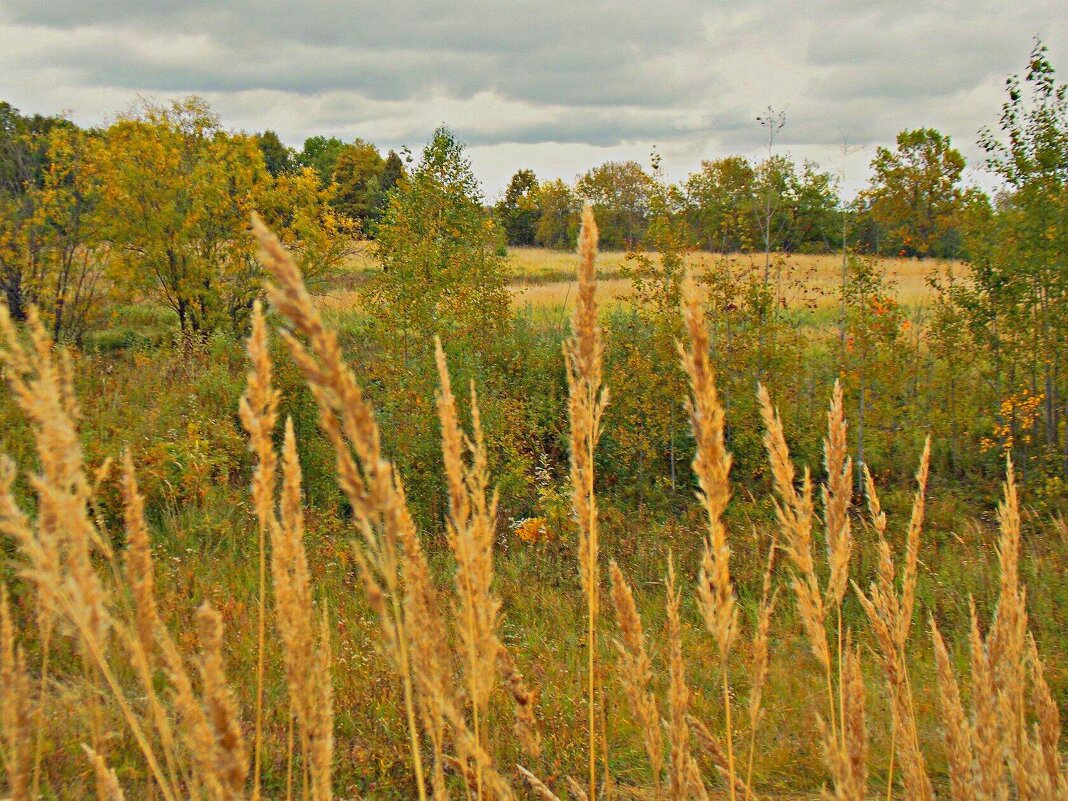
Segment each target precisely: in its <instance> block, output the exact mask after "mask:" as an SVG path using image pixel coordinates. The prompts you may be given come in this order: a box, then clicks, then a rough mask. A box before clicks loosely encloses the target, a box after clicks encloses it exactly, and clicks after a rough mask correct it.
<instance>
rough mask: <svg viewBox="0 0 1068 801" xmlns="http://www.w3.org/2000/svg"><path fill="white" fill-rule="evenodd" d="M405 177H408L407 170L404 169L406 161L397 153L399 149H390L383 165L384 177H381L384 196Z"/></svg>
mask: <svg viewBox="0 0 1068 801" xmlns="http://www.w3.org/2000/svg"><path fill="white" fill-rule="evenodd" d="M405 177H407V172H406V171H405V169H404V161H403V160H402V159H401V157H400V156H399V155H397V151H395V150H391V151H389V153H388V154H387V155H386V163H385V164H384V165H383V166H382V177H381V178H380V179H379V183H380V184H381V187H382V192H383V197H384V196H385V195H388V194H389V193H390V192H391V191H392V190H393V188H394V187H395V186H397V184H399V183H400V182H401V181H403V180H404V179H405Z"/></svg>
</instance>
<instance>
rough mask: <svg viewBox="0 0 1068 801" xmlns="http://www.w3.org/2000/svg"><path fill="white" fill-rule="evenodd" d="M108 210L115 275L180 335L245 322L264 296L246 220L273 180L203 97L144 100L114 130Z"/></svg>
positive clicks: (106, 171)
mask: <svg viewBox="0 0 1068 801" xmlns="http://www.w3.org/2000/svg"><path fill="white" fill-rule="evenodd" d="M104 150H105V153H104V157H103V159H102V160H101V166H100V170H101V178H102V181H101V184H102V200H101V207H102V212H103V213H104V218H105V219H106V220H107V236H108V238H109V240H110V241H111V242H112V243H113V244H114V245H115V249H116V254H115V255H116V259H115V271H114V277H115V279H116V281H117V282H118V283H119V284H120V285H122V286H125V287H126V288H128V289H129V290H131V291H133V292H135V293H139V294H141V295H142V296H145V297H148V298H150V299H152V300H155V301H158V302H160V303H162V304H164V305H166V306H168V307H170V308H171V309H173V310H174V312H175V313H176V314H177V315H178V322H179V325H180V326H181V328H182V330H183V331H191V332H200V331H207V330H212V329H215V328H218V327H220V326H221V325H223V324H226V323H230V324H232V325H240V324H241V323H242V322H243V320H244V319H245V316H246V314H247V311H248V309H249V308H250V307H251V303H252V300H253V298H254V296H255V295H256V294H257V293H258V292H259V280H258V279H259V270H258V268H257V267H256V266H255V259H254V251H253V245H252V239H251V236H250V235H249V232H248V219H249V216H250V214H251V213H252V211H253V210H254V209H255V198H256V195H257V193H258V192H259V191H260V190H261V189H262V188H265V186H266V184H267V182H268V181H269V175H268V173H267V171H266V168H265V167H264V164H263V155H262V153H261V152H260V149H259V147H258V146H257V144H256V142H255V141H254V140H253V139H252V138H251V137H247V136H244V135H233V134H230V133H227V132H226V131H224V130H222V128H221V127H220V124H219V119H218V117H217V116H216V115H215V114H214V113H213V112H212V110H211V108H210V107H209V106H208V105H207V104H206V103H205V102H204V101H203V100H201V99H199V98H195V97H194V98H188V99H186V100H182V101H175V102H173V103H171V104H169V105H153V104H149V103H143V104H141V105H140V106H139V107H137V108H136V109H135V110H134V111H133V112H132V113H131V114H129V115H127V116H125V117H123V118H120V119H119V120H118V121H117V122H116V123H115V124H113V125H112V126H111V127H110V128H109V129H108V131H107V133H106V136H105V146H104Z"/></svg>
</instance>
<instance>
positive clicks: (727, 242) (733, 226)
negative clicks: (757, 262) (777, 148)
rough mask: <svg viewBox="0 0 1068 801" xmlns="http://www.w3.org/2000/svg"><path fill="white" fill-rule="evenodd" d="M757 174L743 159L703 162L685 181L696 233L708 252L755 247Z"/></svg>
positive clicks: (732, 157) (734, 158)
mask: <svg viewBox="0 0 1068 801" xmlns="http://www.w3.org/2000/svg"><path fill="white" fill-rule="evenodd" d="M755 178H756V174H755V172H754V170H753V168H752V166H751V165H750V164H749V162H748V161H747V160H746V159H744V158H742V157H741V156H728V157H727V158H722V159H716V160H715V161H702V162H701V168H700V169H699V170H698V171H697V172H695V173H693V174H692V175H690V177H689V178H687V180H686V195H687V199H688V200H689V206H690V209H689V211H690V220H691V225H692V226H693V230H694V233H695V234H696V235H697V237H698V239H699V240H700V242H701V243H702V244H703V245H704V247H705V248H707V249H708V250H713V251H717V252H719V253H731V252H735V251H748V250H749V249H750V248H751V247H752V245H753V241H754V240H753V222H752V217H751V215H752V204H753V183H754V181H755Z"/></svg>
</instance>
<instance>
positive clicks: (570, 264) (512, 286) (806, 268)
mask: <svg viewBox="0 0 1068 801" xmlns="http://www.w3.org/2000/svg"><path fill="white" fill-rule="evenodd" d="M374 251H375V248H374V244H373V243H365V244H364V246H363V247H362V248H361V250H360V252H359V253H358V254H356V255H354V256H353V257H351V258H350V259H349V260H347V261H346V263H345V265H344V268H343V270H342V271H341V275H340V276H338V279H337V284H336V285H335V286H334V287H331V288H330V289H329V290H327V291H324V292H322V293H321V295H320V299H321V302H322V304H323V306H324V307H325V308H330V309H347V308H352V307H354V306H356V305H357V304H358V303H359V292H358V291H357V290H356V289H355V287H356V286H358V285H359V284H360V283H361V282H363V281H364V280H366V278H367V276H368V275H371V274H372V273H373V272H374V271H375V270H376V269H377V262H376V261H375V252H374ZM643 255H648V256H649V258H651V259H652V260H653V261H654V263H655V262H657V261H658V260H659V258H660V257H659V255H658V254H657V253H655V252H654V253H649V254H643ZM627 256H628V253H627V252H626V251H608V252H606V253H602V254H600V256H599V262H598V264H599V268H598V269H599V274H600V281H599V284H598V286H599V291H600V297H601V305H602V307H604V308H612V307H615V306H624V307H625V306H627V305H628V298H629V297H630V296H631V294H632V282H631V280H630V279H629V278H627V277H625V275H624V273H625V271H626V269H627ZM774 258H775V260H776V261H777V262H781V263H787V265H788V271H789V273H790V275H791V277H792V278H793V280H794V281H795V283H796V284H797V286H796V288H795V289H796V292H795V295H794V297H793V298H791V300H793V301H794V302H795V304H796V303H797V299H798V298H799V297H801V296H804V297H805V298H806V302H807V299H809V298H814V299H815V300H814V302H813V304H812V305H814V306H815V307H817V308H826V307H829V306H832V305H834V304H835V303H837V302H838V301H837V295H838V291H839V287H840V285H841V281H842V257H841V255H840V254H812V255H809V254H796V253H795V254H788V255H784V254H775V255H774ZM763 259H764V255H763V254H741V253H731V254H715V253H706V252H702V251H692V252H690V253H689V254H688V255H687V258H686V267H687V269H688V270H690V271H691V272H692V273H693V274H694V275H695V276H696V277H698V278H699V277H700V276H701V275H703V274H705V273H707V272H709V271H720V272H723V271H730V274H731V275H732V276H733V277H734V278H735V279H736V280H740V279H741V278H742V277H743V276H745V275H746V274H748V273H756V272H757V271H758V270H759V269H760V268H761V265H762V264H763ZM873 260H874V262H875V263H876V264H877V265H878V270H879V272H880V274H882V275H883V276H885V279H886V281H887V282H888V283H889V284H891V285H893V286H894V288H895V296H896V297H897V299H898V300H899V301H900V302H901V303H902V304H904V305H906V306H910V307H916V306H922V305H925V304H929V302H930V301H931V300H932V299H933V297H934V294H935V293H934V291H933V289H932V287H931V284H930V280H929V279H931V278H935V277H958V278H959V277H960V276H961V274H962V272H963V268H962V265H961V263H960V262H958V261H950V260H944V259H916V258H891V257H887V256H880V257H875V258H874V259H873ZM504 265H505V275H506V277H507V281H508V289H509V292H510V294H511V297H512V303H513V305H514V306H515V307H516V308H518V309H522V308H524V307H530V309H531V310H532V311H533V310H537V311H539V312H542V313H546V312H552V311H556V312H559V311H561V310H563V311H566V312H567V313H570V311H571V310H572V309H573V308H574V305H575V287H576V280H575V271H576V268H577V266H578V256H577V255H576V254H575V253H574V252H571V251H560V250H550V249H547V248H536V247H510V248H508V250H507V255H506V256H505V259H504Z"/></svg>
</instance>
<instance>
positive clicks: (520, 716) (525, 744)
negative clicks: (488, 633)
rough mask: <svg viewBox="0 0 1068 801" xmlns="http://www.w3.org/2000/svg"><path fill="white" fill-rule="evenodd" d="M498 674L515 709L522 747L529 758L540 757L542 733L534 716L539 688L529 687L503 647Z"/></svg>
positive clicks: (517, 734) (498, 661) (518, 735)
mask: <svg viewBox="0 0 1068 801" xmlns="http://www.w3.org/2000/svg"><path fill="white" fill-rule="evenodd" d="M497 672H498V674H499V675H500V678H501V683H502V684H503V685H504V689H505V692H507V693H508V696H509V697H510V698H511V699H512V706H513V707H514V708H515V726H514V730H515V734H516V737H517V738H518V739H519V744H520V746H521V747H522V748H523V751H524V752H525V753H526V754H527V755H528V756H538V755H540V754H541V733H540V732H539V731H538V724H537V718H536V717H535V714H534V707H535V705H536V704H537V698H538V695H537V688H534V687H530V686H528V685H527V682H526V680H525V679H524V678H523V674H522V673H520V672H519V668H518V667H517V666H516V663H515V659H513V658H512V654H511V652H510V651H509V650H508V649H507V648H505V647H504V646H503V645H502V646H501V649H500V650H499V651H498V652H497Z"/></svg>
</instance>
